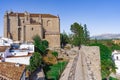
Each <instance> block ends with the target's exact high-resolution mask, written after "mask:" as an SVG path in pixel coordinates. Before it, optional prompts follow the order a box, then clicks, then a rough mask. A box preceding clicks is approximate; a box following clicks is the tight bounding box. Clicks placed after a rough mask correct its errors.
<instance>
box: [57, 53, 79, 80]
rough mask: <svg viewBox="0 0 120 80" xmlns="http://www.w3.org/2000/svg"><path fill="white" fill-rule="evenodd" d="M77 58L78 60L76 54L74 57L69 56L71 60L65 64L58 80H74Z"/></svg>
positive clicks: (77, 54)
mask: <svg viewBox="0 0 120 80" xmlns="http://www.w3.org/2000/svg"><path fill="white" fill-rule="evenodd" d="M78 58H79V53H76V55H74V56H73V55H71V59H70V61H69V63H68V64H67V66H66V68H65V70H64V71H63V73H62V75H61V77H60V79H59V80H74V79H75V73H76V66H77V62H78Z"/></svg>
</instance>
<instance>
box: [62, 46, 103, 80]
mask: <svg viewBox="0 0 120 80" xmlns="http://www.w3.org/2000/svg"><path fill="white" fill-rule="evenodd" d="M74 52H76V55H75V54H69V57H70V60H69V63H68V65H67V66H66V68H65V70H64V71H63V73H62V75H61V77H60V80H101V66H100V51H99V47H96V46H82V47H81V49H80V50H78V48H73V49H71V50H70V51H69V53H74ZM66 53H67V52H66Z"/></svg>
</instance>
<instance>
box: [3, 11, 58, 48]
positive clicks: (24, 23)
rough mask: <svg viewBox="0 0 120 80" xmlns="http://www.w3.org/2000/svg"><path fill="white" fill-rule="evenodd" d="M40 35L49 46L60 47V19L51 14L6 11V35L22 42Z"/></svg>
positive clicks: (30, 40) (29, 40)
mask: <svg viewBox="0 0 120 80" xmlns="http://www.w3.org/2000/svg"><path fill="white" fill-rule="evenodd" d="M35 35H39V36H40V37H41V39H45V40H47V41H48V42H49V47H60V19H59V17H58V16H54V15H51V14H34V13H28V12H24V13H17V12H12V11H11V12H6V13H5V15H4V37H6V38H10V39H13V40H14V41H20V42H32V41H33V40H32V38H33V36H35Z"/></svg>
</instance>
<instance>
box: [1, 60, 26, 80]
mask: <svg viewBox="0 0 120 80" xmlns="http://www.w3.org/2000/svg"><path fill="white" fill-rule="evenodd" d="M24 70H25V65H20V66H19V67H18V66H15V63H8V62H0V78H4V77H5V78H7V79H9V80H20V78H21V76H22V74H23V72H24Z"/></svg>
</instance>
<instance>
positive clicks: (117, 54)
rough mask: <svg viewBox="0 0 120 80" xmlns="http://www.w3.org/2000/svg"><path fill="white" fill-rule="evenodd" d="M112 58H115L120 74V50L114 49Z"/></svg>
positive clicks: (117, 71) (117, 72)
mask: <svg viewBox="0 0 120 80" xmlns="http://www.w3.org/2000/svg"><path fill="white" fill-rule="evenodd" d="M112 58H113V60H114V62H115V65H116V67H117V69H116V74H120V51H117V50H114V51H113V52H112Z"/></svg>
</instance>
